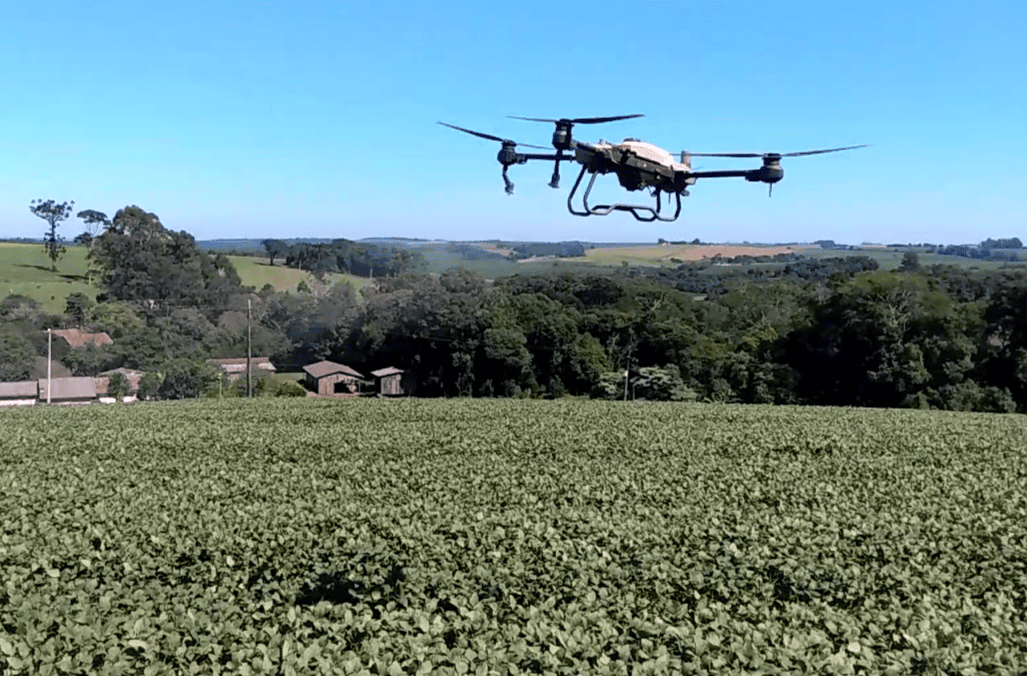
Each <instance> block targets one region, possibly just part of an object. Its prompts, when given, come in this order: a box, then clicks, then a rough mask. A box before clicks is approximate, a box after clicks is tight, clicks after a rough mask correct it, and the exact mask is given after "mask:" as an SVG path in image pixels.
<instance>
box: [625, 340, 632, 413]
mask: <svg viewBox="0 0 1027 676" xmlns="http://www.w3.org/2000/svg"><path fill="white" fill-rule="evenodd" d="M630 371H631V347H630V345H629V346H628V360H627V363H626V364H625V365H624V401H627V400H628V373H630Z"/></svg>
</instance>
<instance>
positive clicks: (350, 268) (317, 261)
mask: <svg viewBox="0 0 1027 676" xmlns="http://www.w3.org/2000/svg"><path fill="white" fill-rule="evenodd" d="M261 244H263V245H264V249H265V251H266V252H267V255H268V259H269V262H270V264H271V265H274V264H275V259H276V258H278V259H280V260H283V261H284V264H285V266H286V267H291V268H298V269H300V270H305V271H306V272H309V273H311V274H313V275H314V276H315V277H318V278H323V277H324V275H325V274H327V273H330V272H341V273H346V274H350V275H358V276H360V277H396V276H398V275H402V274H405V273H408V272H412V271H413V270H415V269H417V268H418V267H421V266H423V264H424V260H423V256H421V254H420V253H417V252H411V251H410V250H408V249H405V248H401V247H390V246H383V245H379V244H370V243H366V242H354V241H352V240H348V239H343V238H338V239H333V240H332V241H331V242H327V243H325V242H318V243H313V242H296V243H293V244H290V243H288V242H286V241H284V240H280V239H265V240H263V241H262V242H261Z"/></svg>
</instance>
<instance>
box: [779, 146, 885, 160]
mask: <svg viewBox="0 0 1027 676" xmlns="http://www.w3.org/2000/svg"><path fill="white" fill-rule="evenodd" d="M868 147H870V144H869V143H864V144H863V145H859V146H846V147H845V148H828V149H827V150H803V151H801V152H797V153H782V154H781V157H798V156H799V155H819V154H820V153H836V152H838V151H839V150H853V149H855V148H868Z"/></svg>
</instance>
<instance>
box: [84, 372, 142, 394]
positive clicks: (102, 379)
mask: <svg viewBox="0 0 1027 676" xmlns="http://www.w3.org/2000/svg"><path fill="white" fill-rule="evenodd" d="M112 373H120V374H121V375H123V376H125V380H126V381H127V382H128V391H127V392H125V394H126V395H127V396H129V397H131V396H133V395H135V394H136V393H137V392H138V391H139V381H140V380H142V378H143V372H142V371H136V370H135V369H127V368H124V367H122V368H117V369H111V370H110V371H104V372H103V373H101V374H100V375H98V376H96V377H95V378H93V381H94V383H95V384H96V394H98V395H100V396H107V388H108V386H109V385H110V382H111V374H112Z"/></svg>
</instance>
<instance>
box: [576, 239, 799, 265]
mask: <svg viewBox="0 0 1027 676" xmlns="http://www.w3.org/2000/svg"><path fill="white" fill-rule="evenodd" d="M793 252H794V250H793V249H792V248H791V247H766V246H740V245H735V244H694V245H693V244H685V245H676V244H669V245H661V244H654V245H650V246H631V247H603V248H595V249H589V250H588V251H586V252H585V257H584V258H569V259H567V260H568V261H587V262H590V263H597V264H601V265H620V264H621V263H622V262H626V263H628V265H665V264H669V265H677V263H676V262H675V261H672V260H671V259H672V258H676V259H677V260H679V261H700V260H702V259H703V258H713V257H714V256H717V255H720V256H723V257H724V258H732V257H734V256H774V255H776V254H779V253H793Z"/></svg>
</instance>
